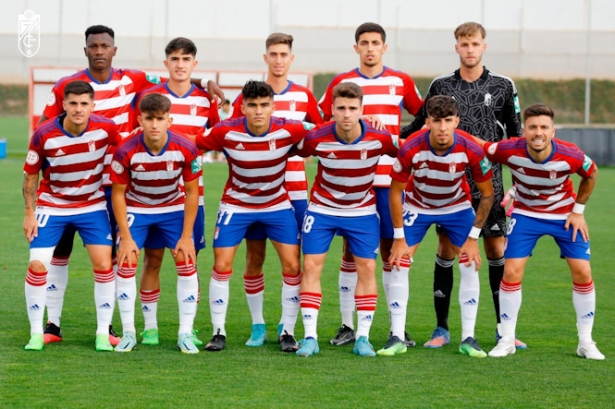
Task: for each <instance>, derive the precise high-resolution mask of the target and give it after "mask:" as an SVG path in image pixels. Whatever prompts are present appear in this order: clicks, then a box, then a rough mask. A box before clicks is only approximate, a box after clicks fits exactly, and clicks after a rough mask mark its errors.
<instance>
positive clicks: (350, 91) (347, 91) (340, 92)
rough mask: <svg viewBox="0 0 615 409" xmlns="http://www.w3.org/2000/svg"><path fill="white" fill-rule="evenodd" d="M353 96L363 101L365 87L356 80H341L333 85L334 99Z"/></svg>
mask: <svg viewBox="0 0 615 409" xmlns="http://www.w3.org/2000/svg"><path fill="white" fill-rule="evenodd" d="M338 97H340V98H352V99H355V98H356V99H358V100H359V101H361V104H362V103H363V89H362V88H361V87H360V86H359V85H357V84H355V83H354V82H350V81H348V82H340V83H339V84H337V85H336V86H335V87H333V99H334V100H335V98H338Z"/></svg>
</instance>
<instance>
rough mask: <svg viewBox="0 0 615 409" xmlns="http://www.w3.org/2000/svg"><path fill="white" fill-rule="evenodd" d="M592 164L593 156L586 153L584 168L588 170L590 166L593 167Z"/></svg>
mask: <svg viewBox="0 0 615 409" xmlns="http://www.w3.org/2000/svg"><path fill="white" fill-rule="evenodd" d="M591 166H592V160H591V158H590V157H589V156H587V155H584V156H583V170H584V171H585V172H587V171H588V170H589V168H591Z"/></svg>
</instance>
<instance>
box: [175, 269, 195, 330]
mask: <svg viewBox="0 0 615 409" xmlns="http://www.w3.org/2000/svg"><path fill="white" fill-rule="evenodd" d="M176 268H177V304H178V305H179V331H178V334H192V329H193V326H194V318H195V317H196V306H197V299H198V297H199V294H198V292H199V280H198V279H197V275H196V270H195V268H194V265H193V264H188V265H187V266H186V263H185V262H183V261H182V262H181V263H178V264H176Z"/></svg>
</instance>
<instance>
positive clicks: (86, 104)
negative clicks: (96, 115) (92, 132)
mask: <svg viewBox="0 0 615 409" xmlns="http://www.w3.org/2000/svg"><path fill="white" fill-rule="evenodd" d="M62 106H63V107H64V110H65V111H66V118H67V119H68V120H69V121H70V122H71V123H72V124H73V125H75V126H77V127H78V126H81V125H84V124H87V122H88V120H89V119H90V115H91V114H92V111H93V110H94V101H93V100H92V98H91V97H90V95H89V94H81V95H76V94H68V95H67V96H66V98H65V99H64V101H62Z"/></svg>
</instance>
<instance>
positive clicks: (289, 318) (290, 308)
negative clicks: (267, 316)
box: [282, 273, 301, 335]
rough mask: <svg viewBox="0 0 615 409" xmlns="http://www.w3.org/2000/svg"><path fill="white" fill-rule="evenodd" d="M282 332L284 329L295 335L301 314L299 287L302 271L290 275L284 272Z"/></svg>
mask: <svg viewBox="0 0 615 409" xmlns="http://www.w3.org/2000/svg"><path fill="white" fill-rule="evenodd" d="M282 277H283V280H284V281H283V282H282V324H283V325H284V327H283V328H282V334H284V331H286V332H288V334H289V335H295V324H296V323H297V316H298V315H299V304H300V302H299V287H300V284H301V273H299V274H297V275H290V274H286V273H282Z"/></svg>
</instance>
